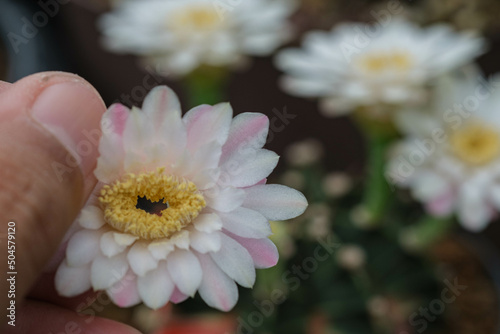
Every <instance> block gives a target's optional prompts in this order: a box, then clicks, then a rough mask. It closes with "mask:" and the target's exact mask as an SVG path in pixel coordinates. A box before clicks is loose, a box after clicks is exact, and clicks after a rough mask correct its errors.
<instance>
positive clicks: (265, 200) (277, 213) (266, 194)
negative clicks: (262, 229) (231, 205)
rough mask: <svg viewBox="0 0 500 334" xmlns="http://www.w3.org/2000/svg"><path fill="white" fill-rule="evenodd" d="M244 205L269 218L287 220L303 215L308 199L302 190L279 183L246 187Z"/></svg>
mask: <svg viewBox="0 0 500 334" xmlns="http://www.w3.org/2000/svg"><path fill="white" fill-rule="evenodd" d="M245 191H246V195H247V196H246V198H245V202H244V203H243V206H244V207H246V208H249V209H252V210H255V211H257V212H260V213H261V214H263V215H264V217H266V218H267V219H269V220H285V219H290V218H294V217H297V216H299V215H301V214H302V213H303V212H304V211H305V209H306V208H307V205H308V204H307V199H306V198H305V197H304V195H302V193H301V192H299V191H297V190H295V189H292V188H289V187H286V186H282V185H279V184H266V185H259V186H253V187H250V188H246V189H245Z"/></svg>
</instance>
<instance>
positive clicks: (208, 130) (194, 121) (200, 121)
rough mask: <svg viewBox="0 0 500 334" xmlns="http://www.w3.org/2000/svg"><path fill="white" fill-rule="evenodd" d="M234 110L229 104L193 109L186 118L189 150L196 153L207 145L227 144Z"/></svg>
mask: <svg viewBox="0 0 500 334" xmlns="http://www.w3.org/2000/svg"><path fill="white" fill-rule="evenodd" d="M232 117H233V109H232V108H231V106H230V105H229V103H220V104H217V105H215V106H213V107H211V106H207V105H202V106H199V107H196V108H193V109H191V110H190V111H188V112H187V113H186V115H185V116H184V118H183V120H184V124H186V128H187V131H188V145H187V147H188V149H189V150H190V151H191V152H195V151H196V150H198V149H199V148H200V147H201V146H203V145H204V144H206V143H209V142H212V141H215V142H217V143H219V144H221V145H222V144H224V143H225V142H226V139H227V136H228V133H229V127H230V125H231V119H232Z"/></svg>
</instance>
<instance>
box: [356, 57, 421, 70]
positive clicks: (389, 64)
mask: <svg viewBox="0 0 500 334" xmlns="http://www.w3.org/2000/svg"><path fill="white" fill-rule="evenodd" d="M358 61H359V64H360V66H361V67H362V68H363V69H364V70H365V71H367V72H371V73H374V74H379V73H382V72H385V71H398V72H403V71H407V70H409V69H410V67H411V66H412V64H413V62H412V59H411V57H410V55H409V54H408V53H406V52H392V53H372V54H367V55H363V56H361V57H360V58H359V59H358Z"/></svg>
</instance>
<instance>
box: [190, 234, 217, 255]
mask: <svg viewBox="0 0 500 334" xmlns="http://www.w3.org/2000/svg"><path fill="white" fill-rule="evenodd" d="M190 237H191V247H192V248H193V249H194V250H196V251H197V252H200V253H202V254H205V253H208V252H218V251H219V249H220V247H221V238H220V233H218V232H212V233H204V232H198V231H192V232H191V234H190Z"/></svg>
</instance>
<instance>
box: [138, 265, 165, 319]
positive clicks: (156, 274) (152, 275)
mask: <svg viewBox="0 0 500 334" xmlns="http://www.w3.org/2000/svg"><path fill="white" fill-rule="evenodd" d="M137 287H138V290H139V295H140V296H141V298H142V300H143V301H144V304H146V305H147V306H149V307H150V308H152V309H154V310H156V309H159V308H161V307H163V306H165V305H166V304H167V303H168V301H169V299H170V296H172V292H173V291H174V283H173V282H172V279H171V278H170V275H169V274H168V270H167V264H166V262H165V261H160V263H158V268H156V269H155V270H153V271H150V272H149V273H147V274H146V275H144V276H143V277H139V278H138V279H137Z"/></svg>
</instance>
